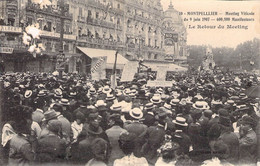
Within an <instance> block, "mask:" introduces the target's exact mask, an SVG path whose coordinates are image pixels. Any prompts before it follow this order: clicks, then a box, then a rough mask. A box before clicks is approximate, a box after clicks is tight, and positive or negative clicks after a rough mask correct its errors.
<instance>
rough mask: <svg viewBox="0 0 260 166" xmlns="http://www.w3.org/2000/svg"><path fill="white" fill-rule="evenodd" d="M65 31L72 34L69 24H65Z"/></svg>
mask: <svg viewBox="0 0 260 166" xmlns="http://www.w3.org/2000/svg"><path fill="white" fill-rule="evenodd" d="M65 32H66V33H67V34H70V26H69V25H66V26H65Z"/></svg>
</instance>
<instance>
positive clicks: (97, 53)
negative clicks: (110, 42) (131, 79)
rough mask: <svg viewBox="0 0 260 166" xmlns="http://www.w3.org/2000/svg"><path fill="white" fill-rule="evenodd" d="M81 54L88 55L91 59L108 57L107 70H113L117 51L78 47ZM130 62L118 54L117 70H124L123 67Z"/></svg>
mask: <svg viewBox="0 0 260 166" xmlns="http://www.w3.org/2000/svg"><path fill="white" fill-rule="evenodd" d="M77 48H78V49H79V50H80V51H81V52H83V53H84V54H85V55H87V56H88V57H90V58H93V57H101V56H106V57H107V69H110V68H111V69H112V66H113V64H114V63H115V54H116V51H115V50H105V49H94V48H86V47H77ZM127 62H128V60H127V59H126V58H125V57H123V56H122V55H121V54H117V69H121V68H123V66H124V65H125V64H126V63H127Z"/></svg>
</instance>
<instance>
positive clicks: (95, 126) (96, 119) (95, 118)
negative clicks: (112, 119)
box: [88, 112, 101, 133]
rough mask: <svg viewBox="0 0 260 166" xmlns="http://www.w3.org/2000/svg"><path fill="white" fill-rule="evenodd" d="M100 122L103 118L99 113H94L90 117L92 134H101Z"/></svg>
mask: <svg viewBox="0 0 260 166" xmlns="http://www.w3.org/2000/svg"><path fill="white" fill-rule="evenodd" d="M100 122H101V117H100V115H99V114H98V113H97V112H92V113H90V114H89V115H88V123H89V125H88V131H89V132H90V133H99V132H100V129H101V128H100Z"/></svg>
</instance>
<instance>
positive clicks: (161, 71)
mask: <svg viewBox="0 0 260 166" xmlns="http://www.w3.org/2000/svg"><path fill="white" fill-rule="evenodd" d="M168 70H169V69H168V67H166V66H159V65H158V66H157V70H156V71H157V75H156V81H165V80H166V73H167V71H168Z"/></svg>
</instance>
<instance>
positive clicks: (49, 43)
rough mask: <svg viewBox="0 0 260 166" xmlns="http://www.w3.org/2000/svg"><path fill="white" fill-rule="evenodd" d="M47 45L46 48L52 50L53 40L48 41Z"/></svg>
mask: <svg viewBox="0 0 260 166" xmlns="http://www.w3.org/2000/svg"><path fill="white" fill-rule="evenodd" d="M45 47H46V50H52V48H51V42H47V43H46V45H45Z"/></svg>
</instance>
